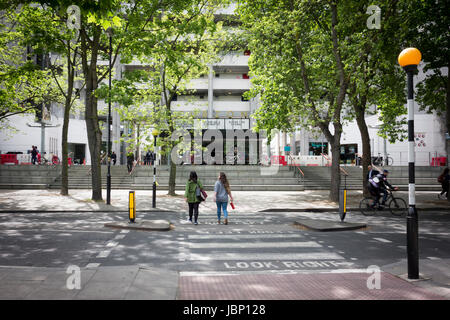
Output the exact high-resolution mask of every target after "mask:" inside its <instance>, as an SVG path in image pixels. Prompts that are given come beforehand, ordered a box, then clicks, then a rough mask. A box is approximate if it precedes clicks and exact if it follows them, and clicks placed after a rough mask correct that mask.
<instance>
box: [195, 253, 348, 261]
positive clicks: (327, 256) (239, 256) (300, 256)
mask: <svg viewBox="0 0 450 320" xmlns="http://www.w3.org/2000/svg"><path fill="white" fill-rule="evenodd" d="M337 259H344V257H342V256H340V255H338V254H336V253H326V252H308V253H249V252H246V253H231V252H223V253H207V254H195V253H191V254H190V255H189V260H191V261H195V260H198V261H210V260H252V261H256V260H337Z"/></svg>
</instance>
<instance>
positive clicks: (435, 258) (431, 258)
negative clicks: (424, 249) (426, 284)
mask: <svg viewBox="0 0 450 320" xmlns="http://www.w3.org/2000/svg"><path fill="white" fill-rule="evenodd" d="M427 259H430V260H442V259H441V258H438V257H427Z"/></svg>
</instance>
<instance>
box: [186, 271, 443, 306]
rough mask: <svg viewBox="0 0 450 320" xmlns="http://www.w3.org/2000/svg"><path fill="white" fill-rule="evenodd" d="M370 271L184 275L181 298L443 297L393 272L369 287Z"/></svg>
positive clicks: (378, 298)
mask: <svg viewBox="0 0 450 320" xmlns="http://www.w3.org/2000/svg"><path fill="white" fill-rule="evenodd" d="M369 276H370V274H368V273H363V272H361V273H318V274H253V275H251V274H235V275H217V276H215V275H207V276H202V275H198V276H181V277H180V289H179V295H178V299H179V300H369V299H370V300H416V299H420V300H442V299H444V297H442V296H440V295H438V294H435V293H433V292H431V291H428V290H426V289H423V288H418V287H416V286H414V285H412V284H410V283H408V282H407V281H404V280H402V279H400V278H398V277H395V276H393V275H391V274H389V273H386V272H381V273H380V289H376V288H374V289H369V288H368V286H367V282H368V278H369Z"/></svg>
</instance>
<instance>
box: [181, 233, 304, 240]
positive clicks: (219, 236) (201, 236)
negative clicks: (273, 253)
mask: <svg viewBox="0 0 450 320" xmlns="http://www.w3.org/2000/svg"><path fill="white" fill-rule="evenodd" d="M261 238H264V239H266V238H303V236H302V235H301V234H263V233H258V234H215V235H205V234H194V235H188V239H193V240H200V239H261Z"/></svg>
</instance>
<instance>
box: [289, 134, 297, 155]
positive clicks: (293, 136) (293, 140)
mask: <svg viewBox="0 0 450 320" xmlns="http://www.w3.org/2000/svg"><path fill="white" fill-rule="evenodd" d="M290 144H291V156H295V155H296V154H295V132H293V133H292V134H291V143H290Z"/></svg>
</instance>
